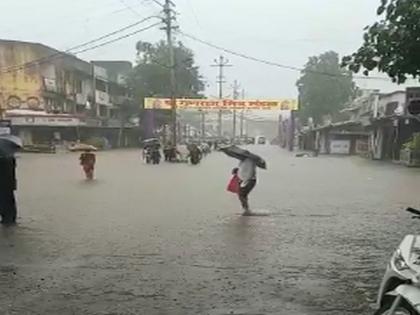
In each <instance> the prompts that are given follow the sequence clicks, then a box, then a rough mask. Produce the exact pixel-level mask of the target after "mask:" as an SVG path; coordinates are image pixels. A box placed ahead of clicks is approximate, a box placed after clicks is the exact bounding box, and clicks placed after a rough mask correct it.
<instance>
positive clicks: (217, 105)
mask: <svg viewBox="0 0 420 315" xmlns="http://www.w3.org/2000/svg"><path fill="white" fill-rule="evenodd" d="M144 108H145V109H171V99H169V98H154V97H149V98H145V99H144ZM176 108H178V109H254V110H297V109H298V102H297V100H294V99H282V100H231V99H221V100H219V99H184V98H178V99H177V100H176Z"/></svg>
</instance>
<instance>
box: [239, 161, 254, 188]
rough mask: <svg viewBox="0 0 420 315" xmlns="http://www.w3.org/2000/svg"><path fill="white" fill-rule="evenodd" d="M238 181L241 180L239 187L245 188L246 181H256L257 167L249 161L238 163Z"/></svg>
mask: <svg viewBox="0 0 420 315" xmlns="http://www.w3.org/2000/svg"><path fill="white" fill-rule="evenodd" d="M238 176H239V179H240V180H241V186H242V187H243V186H245V185H246V184H247V183H248V181H250V180H252V179H257V165H256V164H255V162H254V161H253V160H251V159H245V160H243V161H241V163H239V171H238Z"/></svg>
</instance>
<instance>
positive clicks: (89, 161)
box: [79, 150, 96, 180]
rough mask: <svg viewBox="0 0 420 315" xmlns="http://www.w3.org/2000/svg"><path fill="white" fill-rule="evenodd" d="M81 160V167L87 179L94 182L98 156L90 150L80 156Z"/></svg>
mask: <svg viewBox="0 0 420 315" xmlns="http://www.w3.org/2000/svg"><path fill="white" fill-rule="evenodd" d="M79 160H80V165H82V168H83V171H84V172H85V175H86V179H88V180H92V179H93V173H94V171H95V163H96V155H95V154H94V153H92V152H90V151H89V150H85V151H84V152H83V153H82V154H81V155H80V158H79Z"/></svg>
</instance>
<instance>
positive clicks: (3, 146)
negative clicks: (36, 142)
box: [0, 135, 23, 156]
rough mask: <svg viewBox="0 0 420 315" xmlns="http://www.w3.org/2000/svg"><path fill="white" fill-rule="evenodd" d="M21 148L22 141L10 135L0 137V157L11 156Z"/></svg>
mask: <svg viewBox="0 0 420 315" xmlns="http://www.w3.org/2000/svg"><path fill="white" fill-rule="evenodd" d="M22 147H23V144H22V140H21V139H20V138H19V137H16V136H12V135H3V136H0V156H13V155H14V154H15V153H16V151H18V150H19V149H21V148H22Z"/></svg>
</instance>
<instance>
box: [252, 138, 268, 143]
mask: <svg viewBox="0 0 420 315" xmlns="http://www.w3.org/2000/svg"><path fill="white" fill-rule="evenodd" d="M266 143H267V139H266V138H265V137H264V136H259V137H257V138H256V139H255V144H266Z"/></svg>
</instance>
